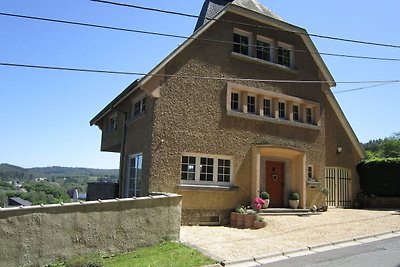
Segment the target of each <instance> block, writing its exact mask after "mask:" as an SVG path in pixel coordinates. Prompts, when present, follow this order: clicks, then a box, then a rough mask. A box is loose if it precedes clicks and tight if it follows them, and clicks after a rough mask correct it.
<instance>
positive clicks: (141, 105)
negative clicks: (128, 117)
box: [132, 97, 146, 118]
mask: <svg viewBox="0 0 400 267" xmlns="http://www.w3.org/2000/svg"><path fill="white" fill-rule="evenodd" d="M145 110H146V97H143V98H142V99H140V100H139V101H137V102H135V103H134V104H133V113H132V117H133V118H135V117H137V116H139V115H140V114H143V113H144V111H145Z"/></svg>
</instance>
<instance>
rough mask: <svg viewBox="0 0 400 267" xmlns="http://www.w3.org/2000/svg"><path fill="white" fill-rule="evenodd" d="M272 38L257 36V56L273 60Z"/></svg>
mask: <svg viewBox="0 0 400 267" xmlns="http://www.w3.org/2000/svg"><path fill="white" fill-rule="evenodd" d="M272 43H273V42H272V40H271V39H267V38H264V37H260V36H258V37H257V53H256V57H257V58H258V59H261V60H265V61H269V62H272V54H273V53H272Z"/></svg>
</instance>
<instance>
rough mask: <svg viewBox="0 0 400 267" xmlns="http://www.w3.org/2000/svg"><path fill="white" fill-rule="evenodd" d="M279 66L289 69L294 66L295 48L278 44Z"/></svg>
mask: <svg viewBox="0 0 400 267" xmlns="http://www.w3.org/2000/svg"><path fill="white" fill-rule="evenodd" d="M278 64H279V65H282V66H286V67H288V68H291V67H292V66H293V48H292V47H291V46H289V45H286V44H282V43H279V44H278Z"/></svg>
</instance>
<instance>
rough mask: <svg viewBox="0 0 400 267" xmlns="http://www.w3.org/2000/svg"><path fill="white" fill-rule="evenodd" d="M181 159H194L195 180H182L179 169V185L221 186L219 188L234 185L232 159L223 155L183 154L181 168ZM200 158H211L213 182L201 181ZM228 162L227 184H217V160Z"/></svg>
mask: <svg viewBox="0 0 400 267" xmlns="http://www.w3.org/2000/svg"><path fill="white" fill-rule="evenodd" d="M182 157H195V158H196V165H195V179H194V180H182V167H181V170H180V172H181V184H191V185H215V186H218V185H221V186H231V185H233V183H234V176H233V158H232V157H230V156H223V155H210V154H199V153H184V154H182V155H181V166H182ZM201 158H212V159H213V180H212V181H201V180H200V173H201ZM219 159H221V160H229V161H230V167H229V168H230V179H229V182H219V181H218V160H219Z"/></svg>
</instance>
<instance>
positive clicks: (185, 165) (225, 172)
mask: <svg viewBox="0 0 400 267" xmlns="http://www.w3.org/2000/svg"><path fill="white" fill-rule="evenodd" d="M232 180H233V179H232V159H230V158H229V157H226V156H213V155H198V154H188V155H183V156H182V162H181V182H182V183H191V184H196V183H198V184H231V183H232Z"/></svg>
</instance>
